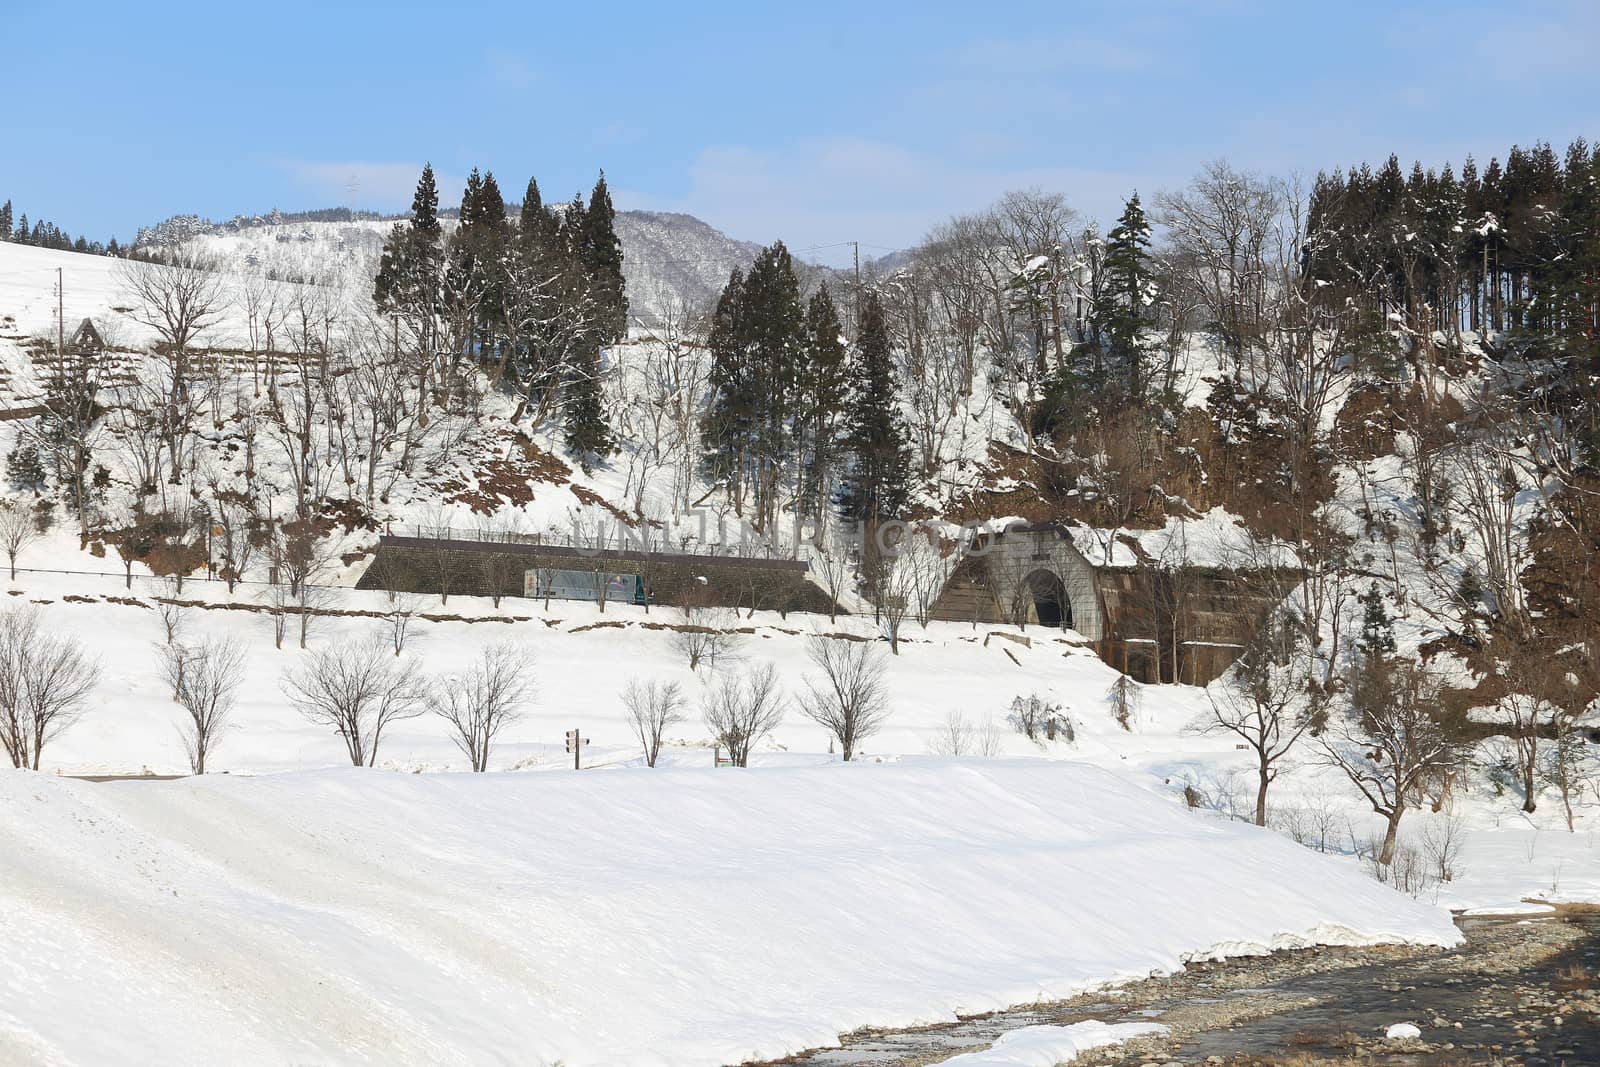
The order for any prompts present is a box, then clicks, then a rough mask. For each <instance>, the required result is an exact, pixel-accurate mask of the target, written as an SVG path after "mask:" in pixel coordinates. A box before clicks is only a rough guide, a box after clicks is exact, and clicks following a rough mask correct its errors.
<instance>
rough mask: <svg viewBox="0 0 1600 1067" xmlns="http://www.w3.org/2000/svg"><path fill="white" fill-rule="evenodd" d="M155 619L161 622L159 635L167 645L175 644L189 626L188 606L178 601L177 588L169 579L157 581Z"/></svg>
mask: <svg viewBox="0 0 1600 1067" xmlns="http://www.w3.org/2000/svg"><path fill="white" fill-rule="evenodd" d="M151 599H153V600H154V601H155V602H156V617H157V618H158V619H160V620H161V633H162V636H163V637H164V638H165V641H164V643H165V644H167V645H169V646H170V645H173V644H176V643H177V641H178V638H179V637H180V636H181V635H182V634H183V631H184V630H185V629H187V628H188V624H189V606H188V605H187V604H185V603H183V602H182V601H181V600H179V599H178V588H177V585H176V584H175V583H174V582H173V580H172V579H171V578H161V579H158V580H157V584H156V594H155V596H154V597H152V598H151Z"/></svg>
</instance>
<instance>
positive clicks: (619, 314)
mask: <svg viewBox="0 0 1600 1067" xmlns="http://www.w3.org/2000/svg"><path fill="white" fill-rule="evenodd" d="M616 220H617V212H616V209H615V208H613V207H612V206H611V190H610V189H609V188H607V186H606V174H605V171H601V172H600V178H599V180H598V181H596V182H595V183H594V191H593V192H592V193H590V194H589V208H588V210H587V211H585V212H584V213H583V217H582V219H581V220H579V222H578V230H577V232H578V248H579V255H580V256H581V258H582V260H583V265H584V269H585V270H587V271H588V273H589V284H590V291H591V292H592V294H593V296H594V304H595V316H596V318H595V326H596V333H595V335H596V337H598V338H599V340H600V343H601V344H615V343H616V342H618V341H620V340H622V339H623V338H624V337H626V336H627V333H628V295H627V291H626V286H625V282H624V280H623V276H622V241H621V239H620V238H618V237H617V231H616Z"/></svg>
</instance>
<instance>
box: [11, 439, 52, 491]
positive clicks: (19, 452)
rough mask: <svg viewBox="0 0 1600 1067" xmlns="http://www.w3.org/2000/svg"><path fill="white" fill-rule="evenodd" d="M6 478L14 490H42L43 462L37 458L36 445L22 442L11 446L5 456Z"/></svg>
mask: <svg viewBox="0 0 1600 1067" xmlns="http://www.w3.org/2000/svg"><path fill="white" fill-rule="evenodd" d="M6 478H7V480H9V481H10V483H11V488H12V490H14V491H15V492H19V493H22V492H32V493H41V492H43V491H44V486H45V474H44V462H43V460H41V459H40V458H39V449H38V446H36V445H33V444H27V443H24V444H18V445H17V446H16V447H15V448H13V449H12V450H11V452H10V454H8V455H7V456H6Z"/></svg>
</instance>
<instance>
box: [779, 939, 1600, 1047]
mask: <svg viewBox="0 0 1600 1067" xmlns="http://www.w3.org/2000/svg"><path fill="white" fill-rule="evenodd" d="M1458 921H1460V922H1461V924H1462V928H1463V931H1464V933H1465V934H1466V935H1467V941H1466V943H1465V944H1464V945H1462V946H1461V947H1459V948H1456V949H1453V950H1450V951H1443V950H1439V949H1423V948H1413V947H1404V946H1391V947H1378V948H1364V949H1340V948H1327V949H1308V950H1303V951H1297V952H1281V953H1275V954H1273V955H1272V956H1268V957H1256V958H1246V959H1237V960H1229V961H1224V962H1222V963H1204V964H1194V965H1191V966H1190V967H1188V968H1186V969H1185V970H1184V971H1183V972H1181V973H1180V974H1176V975H1170V976H1166V977H1162V978H1155V979H1150V980H1148V981H1146V982H1137V983H1133V984H1131V985H1129V986H1126V987H1123V988H1121V989H1118V990H1116V991H1114V992H1102V993H1098V994H1093V995H1090V996H1087V997H1079V998H1076V999H1074V1000H1069V1001H1062V1002H1058V1003H1051V1004H1038V1005H1030V1006H1027V1007H1019V1008H1015V1009H1011V1010H1008V1011H1003V1012H996V1013H993V1014H989V1015H983V1016H977V1017H973V1018H968V1019H962V1020H961V1021H959V1022H955V1023H950V1024H944V1025H938V1026H932V1027H925V1028H918V1029H912V1030H900V1031H887V1032H886V1031H862V1032H860V1033H857V1034H852V1035H849V1036H848V1037H847V1038H846V1039H845V1043H844V1047H842V1048H837V1049H819V1050H816V1051H814V1052H809V1053H803V1054H801V1055H798V1056H794V1057H790V1058H789V1059H786V1060H782V1061H778V1062H780V1063H783V1064H786V1065H798V1064H808V1065H816V1067H857V1065H871V1067H912V1065H922V1064H930V1063H938V1062H940V1061H941V1060H944V1059H948V1058H949V1057H951V1056H954V1055H956V1054H958V1053H961V1052H965V1051H974V1050H978V1049H982V1048H985V1047H987V1046H988V1045H989V1044H991V1043H992V1042H993V1041H994V1040H995V1039H996V1038H997V1037H999V1036H1000V1035H1001V1034H1003V1033H1006V1032H1007V1031H1010V1030H1016V1029H1019V1028H1021V1027H1025V1026H1041V1025H1051V1026H1064V1025H1068V1024H1070V1023H1074V1022H1081V1021H1084V1020H1087V1019H1098V1020H1100V1021H1102V1022H1158V1023H1162V1024H1164V1025H1167V1026H1168V1027H1169V1028H1170V1033H1169V1035H1168V1036H1167V1037H1165V1038H1163V1039H1160V1040H1156V1041H1150V1042H1140V1043H1139V1044H1137V1045H1135V1046H1130V1047H1128V1048H1123V1049H1106V1050H1101V1051H1099V1052H1095V1053H1091V1054H1090V1055H1089V1058H1088V1061H1087V1062H1091V1063H1097V1064H1098V1063H1116V1062H1119V1061H1125V1062H1128V1063H1132V1064H1140V1063H1145V1062H1162V1063H1167V1064H1169V1065H1176V1064H1203V1063H1207V1062H1208V1060H1209V1062H1211V1063H1216V1062H1218V1061H1217V1059H1215V1058H1214V1057H1220V1059H1221V1061H1223V1062H1229V1063H1232V1062H1237V1063H1250V1064H1270V1063H1274V1062H1277V1061H1278V1060H1280V1059H1285V1060H1287V1059H1293V1060H1294V1061H1295V1062H1296V1063H1308V1062H1309V1063H1315V1062H1317V1061H1318V1060H1321V1059H1324V1058H1326V1059H1329V1060H1338V1061H1344V1060H1345V1059H1346V1058H1354V1057H1359V1059H1360V1060H1361V1062H1363V1063H1372V1064H1376V1065H1395V1067H1402V1065H1403V1067H1456V1065H1459V1064H1477V1063H1485V1064H1491V1063H1492V1064H1504V1065H1506V1067H1512V1065H1523V1067H1580V1065H1581V1067H1600V1014H1597V1013H1600V914H1595V913H1587V914H1573V915H1568V916H1564V917H1558V918H1541V919H1537V920H1527V919H1516V918H1506V919H1468V920H1458ZM1397 1022H1410V1023H1413V1024H1415V1025H1416V1026H1417V1027H1418V1028H1419V1029H1421V1030H1422V1037H1421V1039H1420V1040H1418V1041H1414V1042H1390V1041H1387V1040H1385V1038H1384V1034H1385V1031H1386V1030H1387V1028H1388V1027H1389V1025H1390V1024H1392V1023H1397Z"/></svg>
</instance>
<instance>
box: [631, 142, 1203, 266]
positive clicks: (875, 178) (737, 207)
mask: <svg viewBox="0 0 1600 1067" xmlns="http://www.w3.org/2000/svg"><path fill="white" fill-rule="evenodd" d="M1179 181H1181V178H1180V179H1174V178H1172V177H1170V176H1164V175H1156V174H1135V173H1129V172H1118V171H1105V170H1097V169H1094V168H1088V167H1084V168H1076V167H1034V168H1029V167H1021V168H1017V167H1009V168H1008V167H983V166H977V165H964V164H963V162H962V161H960V160H954V159H950V158H948V157H945V156H940V155H933V154H930V153H923V152H918V151H914V150H912V149H908V148H905V147H903V146H900V145H895V144H889V143H885V142H881V141H873V140H868V139H865V138H858V137H833V138H814V139H809V140H804V141H798V142H795V143H793V144H790V145H787V146H784V147H782V148H779V149H773V150H758V149H754V148H748V147H740V146H723V147H718V148H709V149H706V150H704V151H702V152H701V153H700V155H699V156H698V157H696V159H695V161H694V162H693V164H692V165H691V166H690V169H689V185H688V189H687V191H686V192H685V193H684V194H683V195H682V196H677V197H663V196H657V195H650V194H646V193H641V192H637V191H631V190H619V192H618V194H617V197H618V201H619V205H620V206H623V207H634V208H646V209H651V210H658V211H682V212H687V213H688V214H691V215H695V216H697V217H699V218H701V219H704V220H705V221H707V222H709V223H711V224H712V225H713V226H716V227H717V228H718V229H721V230H722V231H723V232H725V233H727V234H729V235H730V236H733V237H738V238H742V239H745V240H752V241H761V242H768V241H772V240H776V239H780V238H781V239H782V240H783V241H784V242H785V243H787V244H788V245H789V247H790V248H791V249H796V250H802V249H810V248H817V249H818V250H817V252H816V253H814V254H813V255H812V256H811V257H810V258H815V259H818V260H820V261H823V262H844V260H845V259H846V258H848V255H849V252H848V250H840V249H838V248H828V247H819V246H830V245H836V244H837V243H838V242H841V241H852V240H854V241H860V242H861V243H862V247H863V251H866V250H868V248H869V246H870V250H871V252H872V253H873V254H878V253H880V252H881V251H883V250H884V249H890V248H905V247H909V246H910V245H913V244H915V243H917V242H918V241H919V240H920V239H921V238H922V237H923V236H924V235H926V233H927V232H928V230H929V229H930V228H931V227H933V226H934V225H936V224H938V223H940V222H943V221H945V220H946V219H948V218H949V217H950V216H952V215H956V214H960V213H964V212H970V211H976V210H979V209H981V208H983V207H985V206H987V205H988V204H990V203H992V202H993V201H994V200H995V199H997V198H998V197H999V196H1000V195H1001V194H1002V193H1005V192H1007V191H1008V190H1012V189H1025V188H1033V187H1038V188H1043V189H1049V190H1051V191H1057V192H1062V193H1064V194H1066V196H1067V199H1068V202H1069V203H1070V204H1071V205H1072V206H1073V207H1075V208H1076V209H1077V210H1078V211H1079V213H1080V214H1081V215H1082V216H1083V217H1084V219H1085V221H1086V222H1087V220H1088V219H1089V218H1096V219H1099V220H1101V221H1102V222H1105V221H1106V220H1109V219H1113V218H1115V217H1116V215H1117V214H1118V212H1120V211H1121V208H1122V203H1123V200H1124V199H1125V198H1126V197H1127V196H1128V195H1129V194H1130V193H1131V192H1133V190H1134V189H1135V188H1138V189H1139V190H1141V191H1142V192H1143V193H1144V194H1145V195H1146V196H1147V197H1148V195H1149V194H1150V193H1151V192H1153V191H1154V190H1155V189H1156V188H1158V187H1163V186H1170V185H1175V184H1178V182H1179Z"/></svg>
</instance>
